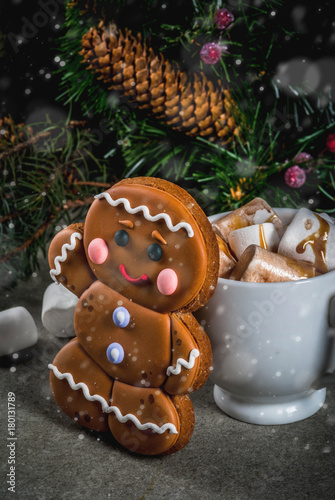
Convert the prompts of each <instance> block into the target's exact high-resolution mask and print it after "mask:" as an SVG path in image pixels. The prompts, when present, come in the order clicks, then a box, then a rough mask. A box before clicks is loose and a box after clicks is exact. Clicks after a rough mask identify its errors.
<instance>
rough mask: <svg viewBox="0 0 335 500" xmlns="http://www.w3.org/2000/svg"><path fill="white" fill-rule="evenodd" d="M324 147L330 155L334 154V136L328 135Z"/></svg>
mask: <svg viewBox="0 0 335 500" xmlns="http://www.w3.org/2000/svg"><path fill="white" fill-rule="evenodd" d="M326 147H327V149H328V151H330V152H331V153H335V134H329V136H328V137H327V141H326Z"/></svg>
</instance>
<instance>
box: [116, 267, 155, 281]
mask: <svg viewBox="0 0 335 500" xmlns="http://www.w3.org/2000/svg"><path fill="white" fill-rule="evenodd" d="M119 269H120V273H121V274H122V276H123V277H124V279H125V280H127V281H128V283H132V284H133V285H143V284H145V283H148V281H149V277H148V276H147V275H146V274H142V276H140V277H139V278H132V277H131V276H129V274H128V273H127V271H126V268H125V266H124V264H120V267H119Z"/></svg>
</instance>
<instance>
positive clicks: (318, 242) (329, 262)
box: [278, 208, 335, 273]
mask: <svg viewBox="0 0 335 500" xmlns="http://www.w3.org/2000/svg"><path fill="white" fill-rule="evenodd" d="M278 253H280V254H282V255H285V256H287V257H291V258H293V259H297V260H304V261H307V262H310V263H311V264H313V265H314V267H315V268H316V270H317V271H319V272H320V273H326V272H328V271H332V270H333V269H335V225H334V224H333V223H332V220H331V218H330V217H328V216H327V217H325V216H323V217H321V216H320V215H318V214H315V213H313V212H311V211H310V210H308V209H307V208H301V209H300V210H299V211H298V212H297V214H296V216H295V217H294V218H293V220H292V222H291V223H290V224H289V226H288V227H287V229H286V231H285V233H284V235H283V237H282V239H281V241H280V244H279V247H278Z"/></svg>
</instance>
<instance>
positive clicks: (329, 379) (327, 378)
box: [313, 296, 335, 389]
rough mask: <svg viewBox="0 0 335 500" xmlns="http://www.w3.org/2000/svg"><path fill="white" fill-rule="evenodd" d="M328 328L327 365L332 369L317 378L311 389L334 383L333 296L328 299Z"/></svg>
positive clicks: (334, 299) (334, 313)
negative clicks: (328, 352) (328, 351)
mask: <svg viewBox="0 0 335 500" xmlns="http://www.w3.org/2000/svg"><path fill="white" fill-rule="evenodd" d="M328 323H329V330H328V335H329V338H330V342H331V346H330V355H329V365H330V366H331V367H332V368H333V371H329V372H326V373H325V374H324V375H323V376H322V377H321V378H320V379H319V380H317V381H316V382H315V384H313V389H323V388H324V387H329V386H332V385H334V384H335V296H334V297H332V298H331V299H330V302H329V313H328Z"/></svg>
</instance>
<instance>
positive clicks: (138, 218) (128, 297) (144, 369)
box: [49, 177, 219, 455]
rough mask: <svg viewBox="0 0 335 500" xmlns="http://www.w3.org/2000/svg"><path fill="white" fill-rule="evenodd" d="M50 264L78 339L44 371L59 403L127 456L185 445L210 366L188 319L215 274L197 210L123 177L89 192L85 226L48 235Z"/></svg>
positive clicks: (146, 182)
mask: <svg viewBox="0 0 335 500" xmlns="http://www.w3.org/2000/svg"><path fill="white" fill-rule="evenodd" d="M49 263H50V268H51V271H50V273H51V276H52V277H53V279H54V280H55V281H56V282H58V283H61V284H63V285H64V286H65V287H67V288H68V289H69V290H71V291H72V292H74V293H75V294H76V295H77V296H78V297H79V301H78V304H77V307H76V310H75V317H74V326H75V332H76V337H75V338H74V339H72V340H71V341H70V342H69V343H68V344H67V345H65V346H64V347H63V349H61V351H60V352H59V353H58V354H57V356H56V358H55V360H54V361H53V363H52V364H50V365H49V368H50V369H51V373H50V383H51V390H52V394H53V396H54V398H55V400H56V402H57V404H58V405H59V406H60V408H61V409H62V410H63V411H64V412H65V413H66V414H67V415H68V416H70V417H71V418H73V419H75V420H76V421H77V422H78V423H79V424H81V425H83V426H86V427H88V428H90V429H94V430H97V431H110V432H111V433H112V435H113V436H114V438H115V439H116V440H117V441H118V442H119V443H120V444H121V445H122V446H124V447H125V448H127V449H129V450H131V451H134V452H136V453H140V454H146V455H159V454H167V453H173V452H175V451H178V450H180V449H181V448H183V447H184V446H185V445H186V444H187V443H188V441H189V440H190V438H191V435H192V431H193V427H194V412H193V405H192V403H191V401H190V398H189V393H191V392H192V391H195V390H197V389H198V388H199V387H200V386H201V385H202V384H203V383H204V382H205V381H206V380H207V377H208V375H209V371H210V367H211V363H212V355H211V347H210V343H209V340H208V338H207V336H206V334H205V333H204V331H203V329H202V328H201V327H200V326H199V325H198V323H197V322H196V320H195V318H194V317H193V315H192V311H195V310H196V309H198V308H199V307H200V306H202V305H204V304H205V303H206V302H207V301H208V299H209V298H210V297H211V295H212V294H213V292H214V289H215V286H216V282H217V277H218V267H219V250H218V245H217V239H216V236H215V234H214V232H213V230H212V228H211V225H210V223H209V222H208V220H207V217H206V216H205V214H204V213H203V212H202V210H201V208H200V207H199V206H198V205H197V203H196V202H195V200H194V199H193V198H192V197H191V196H190V195H189V194H188V193H187V192H186V191H184V190H183V189H182V188H180V187H178V186H176V185H175V184H172V183H170V182H168V181H165V180H161V179H155V178H149V177H139V178H136V179H125V180H123V181H121V182H119V183H117V184H115V185H114V186H113V187H112V188H110V189H109V190H108V191H106V192H104V193H101V194H100V195H97V196H96V199H95V201H94V202H93V204H92V206H91V208H90V209H89V211H88V214H87V217H86V221H85V224H73V225H71V226H69V227H68V228H66V229H64V230H63V231H61V232H60V233H58V234H57V235H56V236H55V238H54V239H53V241H52V242H51V245H50V249H49Z"/></svg>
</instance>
